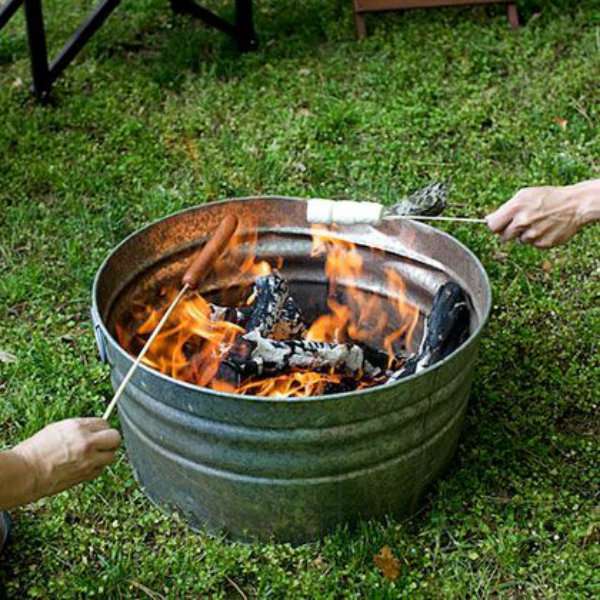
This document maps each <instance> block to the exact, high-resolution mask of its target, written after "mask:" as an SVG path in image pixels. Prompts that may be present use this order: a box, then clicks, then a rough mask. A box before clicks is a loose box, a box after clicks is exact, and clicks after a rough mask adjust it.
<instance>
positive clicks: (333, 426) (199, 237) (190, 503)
mask: <svg viewBox="0 0 600 600" xmlns="http://www.w3.org/2000/svg"><path fill="white" fill-rule="evenodd" d="M229 211H234V212H235V214H236V215H237V216H238V217H239V218H240V221H241V222H242V223H244V222H245V221H246V220H249V219H252V218H257V217H258V218H259V219H260V226H259V239H258V254H259V255H260V256H263V257H269V256H278V255H280V256H283V257H284V258H285V266H284V267H283V269H282V271H283V274H284V275H285V276H286V277H287V278H288V280H290V281H291V282H292V288H293V290H295V291H294V293H295V294H296V295H297V296H299V297H300V301H301V302H303V303H305V304H308V305H310V303H311V302H313V303H314V302H317V304H318V297H319V296H320V295H322V291H321V292H320V291H319V290H320V289H321V288H322V282H323V278H324V275H323V272H322V266H319V265H318V264H317V263H316V262H315V261H310V260H307V257H308V256H309V253H310V243H311V234H310V226H309V225H308V224H307V222H306V217H305V215H306V204H305V202H303V201H301V200H298V199H293V198H281V197H266V198H265V197H261V198H245V199H237V200H230V201H224V202H219V203H213V204H206V205H203V206H199V207H196V208H192V209H189V210H185V211H183V212H180V213H177V214H175V215H173V216H170V217H167V218H165V219H163V220H161V221H158V222H156V223H154V224H152V225H150V226H148V227H145V228H144V229H141V230H140V231H138V232H136V233H134V234H133V235H131V236H130V237H128V238H127V239H126V240H124V241H123V242H122V243H121V244H120V245H119V246H118V247H117V248H116V249H115V250H114V251H113V252H112V253H111V254H110V255H109V257H108V258H107V259H106V261H105V262H104V263H103V264H102V266H101V267H100V269H99V271H98V273H97V275H96V279H95V281H94V287H93V307H92V318H93V322H94V327H95V332H96V337H97V342H98V347H99V351H100V355H101V358H102V359H103V360H105V361H107V362H108V363H109V364H110V366H111V372H112V384H113V386H114V387H115V388H116V387H117V386H118V384H119V382H120V381H121V380H122V378H123V377H124V375H125V373H126V372H127V370H128V369H129V367H130V366H131V364H132V359H131V357H130V356H129V355H128V354H127V353H126V352H125V351H124V350H123V349H122V348H121V347H120V346H119V344H118V343H117V341H116V339H115V337H114V335H113V326H114V320H115V314H117V313H118V311H119V306H122V305H125V304H126V303H127V299H128V296H129V295H130V294H131V293H132V291H131V290H132V289H134V288H135V289H138V288H139V287H140V286H144V285H153V284H155V283H156V281H159V280H160V281H162V280H168V279H171V278H173V279H174V280H175V281H176V280H177V278H178V277H179V276H180V275H181V273H182V272H183V270H184V268H185V265H186V263H187V262H188V259H189V257H190V255H191V254H192V253H193V252H194V251H195V249H196V248H197V247H198V245H199V244H201V243H202V242H203V241H204V240H205V239H206V238H207V237H209V236H210V233H211V232H212V231H213V230H214V229H215V227H216V226H217V224H218V223H219V222H220V220H221V219H222V217H223V216H224V215H225V214H226V213H228V212H229ZM339 235H340V236H342V237H345V238H346V239H350V240H352V241H353V242H355V243H356V244H357V247H359V248H360V249H361V251H362V250H364V251H369V256H371V253H370V249H371V248H378V249H379V251H378V252H377V253H376V255H375V258H373V257H372V256H371V259H370V261H369V266H368V269H367V270H366V273H365V275H364V278H363V280H361V281H360V282H358V286H359V287H361V288H362V289H364V290H369V291H372V292H373V293H383V294H385V291H384V289H383V288H384V287H385V282H384V279H383V277H382V269H383V268H384V267H386V266H390V265H391V266H392V267H393V268H394V269H396V270H398V272H400V273H401V274H402V275H403V277H404V279H405V281H406V282H407V287H408V294H409V299H410V300H411V301H412V302H414V303H415V304H417V305H419V306H420V308H422V309H423V310H424V311H425V312H427V310H428V309H429V306H430V304H431V299H432V296H433V294H434V293H435V290H436V289H437V287H438V286H439V285H440V284H441V283H443V282H444V281H446V280H448V279H454V280H456V281H458V282H459V283H460V284H461V285H462V286H463V287H464V288H465V290H466V291H467V292H468V294H469V296H470V299H471V302H472V324H471V336H470V338H469V340H468V341H467V342H466V343H465V344H464V345H463V346H462V347H461V348H459V349H458V350H457V351H456V352H454V353H453V354H452V355H450V356H449V357H448V358H447V359H445V360H444V361H442V362H440V363H438V364H436V365H434V366H433V367H431V368H429V369H427V370H425V371H423V372H421V373H419V374H417V375H413V376H411V377H408V378H406V379H404V380H402V381H400V382H399V383H397V384H395V385H390V386H387V387H378V388H372V389H368V390H363V391H357V392H352V393H346V394H337V395H333V396H323V397H312V398H307V399H269V398H252V397H247V396H240V395H234V394H226V393H219V392H215V391H212V390H208V389H203V388H199V387H196V386H193V385H189V384H186V383H183V382H181V381H176V380H174V379H171V378H169V377H167V376H165V375H162V374H160V373H158V372H156V371H154V370H152V369H150V368H148V367H145V366H141V367H140V368H139V369H138V371H137V373H136V375H134V377H133V379H132V381H131V383H130V384H129V386H128V388H127V390H126V392H125V394H124V395H123V397H122V399H121V401H120V404H119V413H120V420H121V424H122V428H123V434H124V439H125V444H126V448H127V452H128V455H129V458H130V461H131V464H132V466H133V469H134V472H135V475H136V478H137V480H138V481H139V483H140V485H141V486H142V488H143V490H144V492H145V493H146V494H147V495H148V496H149V497H150V498H151V499H152V500H153V501H155V502H156V503H157V504H159V505H161V506H163V507H165V508H166V509H167V510H177V511H179V512H180V513H181V514H182V515H183V516H184V518H185V519H186V521H187V522H188V523H189V524H190V526H191V527H193V528H202V529H204V530H208V531H210V532H225V533H228V534H230V535H231V536H232V537H234V538H236V539H246V540H249V539H259V540H266V539H274V540H277V541H290V542H293V543H300V542H305V541H310V540H314V539H317V538H319V537H320V536H322V535H323V534H325V533H326V532H329V531H331V530H332V529H334V528H335V527H336V526H338V525H343V524H350V525H352V524H353V523H356V522H357V521H358V520H360V519H368V518H373V517H375V518H379V517H383V516H384V515H395V516H401V515H408V514H410V513H412V512H414V511H415V510H416V509H417V508H418V506H419V501H420V499H421V497H422V495H423V492H424V490H425V489H426V488H427V486H428V485H429V484H430V483H431V482H433V481H434V480H435V479H436V478H437V477H438V476H439V475H440V473H441V472H442V471H443V469H444V468H445V467H446V466H447V465H448V463H449V461H450V460H451V458H452V456H453V454H454V451H455V448H456V445H457V441H458V438H459V434H460V431H461V425H462V422H463V417H464V414H465V410H466V406H467V400H468V397H469V389H470V385H471V380H472V377H473V371H474V366H475V361H476V356H477V351H478V345H479V338H480V335H481V330H482V328H483V326H484V324H485V322H486V320H487V318H488V314H489V310H490V304H491V292H490V286H489V282H488V279H487V276H486V273H485V271H484V269H483V267H482V265H481V264H480V262H479V261H478V260H477V258H476V257H475V256H474V255H473V254H472V253H471V252H470V251H469V250H468V249H467V248H465V247H464V246H463V245H462V244H460V243H459V242H458V241H456V240H455V239H454V238H452V237H451V236H449V235H447V234H445V233H443V232H440V231H439V230H436V229H434V228H431V227H428V226H426V225H423V224H420V223H417V222H412V221H410V222H409V221H396V222H391V223H385V224H384V225H382V226H380V227H378V228H376V229H375V228H373V227H371V226H359V227H352V228H347V229H344V228H341V229H340V231H339ZM208 285H209V287H210V286H213V288H214V289H218V287H219V286H220V285H226V283H225V282H219V281H218V280H213V281H211V282H209V284H208Z"/></svg>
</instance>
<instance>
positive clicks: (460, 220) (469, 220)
mask: <svg viewBox="0 0 600 600" xmlns="http://www.w3.org/2000/svg"><path fill="white" fill-rule="evenodd" d="M401 219H410V220H411V221H450V222H452V223H487V221H486V220H485V219H475V218H472V217H440V216H427V215H389V216H385V217H383V220H384V221H399V220H401Z"/></svg>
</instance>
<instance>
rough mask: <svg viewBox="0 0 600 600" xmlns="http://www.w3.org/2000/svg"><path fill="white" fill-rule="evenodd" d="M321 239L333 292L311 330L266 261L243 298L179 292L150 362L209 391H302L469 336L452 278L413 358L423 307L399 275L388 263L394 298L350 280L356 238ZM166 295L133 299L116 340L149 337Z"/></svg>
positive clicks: (132, 344) (421, 365)
mask: <svg viewBox="0 0 600 600" xmlns="http://www.w3.org/2000/svg"><path fill="white" fill-rule="evenodd" d="M315 242H317V243H316V244H315V247H314V250H315V253H319V252H320V253H323V254H326V256H327V259H326V265H325V272H326V274H327V276H328V279H329V284H330V293H331V295H330V296H329V298H328V300H327V305H328V308H329V312H326V314H322V315H320V316H318V317H317V318H316V319H315V320H314V321H313V323H312V324H310V327H309V328H307V325H308V324H307V323H306V322H305V320H304V318H303V315H302V312H301V309H300V307H299V306H298V305H297V303H296V301H295V300H294V298H293V296H292V295H291V294H290V288H289V285H288V283H287V282H286V280H285V279H284V278H283V277H282V276H281V274H280V273H279V272H278V271H271V272H268V270H269V267H268V265H266V267H267V268H266V269H265V268H264V267H265V263H260V264H261V268H260V269H258V268H257V269H256V271H254V273H255V284H254V288H253V291H252V294H251V295H250V297H249V300H248V301H247V302H246V304H245V305H242V306H237V307H230V306H219V305H217V304H211V303H209V302H208V301H207V300H206V299H204V298H203V297H202V296H201V295H200V294H198V293H197V292H196V293H194V294H191V295H189V296H187V297H185V298H183V299H182V300H181V303H180V305H179V306H178V307H177V309H176V310H175V311H174V313H173V315H172V317H171V318H170V319H169V320H168V321H167V322H166V325H165V328H164V330H163V331H162V332H161V333H160V335H158V336H157V337H156V340H155V342H154V344H153V345H152V346H151V348H150V349H149V350H148V353H147V355H146V357H145V359H144V362H145V363H146V364H147V365H149V366H151V367H152V368H155V369H158V370H159V371H161V372H163V373H166V374H167V375H170V376H171V377H175V378H177V379H181V380H184V381H187V382H190V383H194V384H196V385H200V386H208V387H211V388H213V389H219V390H223V391H228V392H235V393H241V394H251V395H258V396H277V397H289V396H294V397H306V396H314V395H322V394H335V393H345V392H349V391H353V390H358V389H363V388H366V387H372V386H375V385H381V384H386V383H390V384H391V383H394V382H397V381H399V380H401V379H402V378H404V377H406V376H408V375H411V374H413V373H418V372H420V371H422V370H423V369H425V368H427V367H428V366H431V365H433V364H434V363H436V362H437V361H439V360H442V359H443V358H445V357H446V356H448V355H449V354H450V353H451V352H452V351H454V350H455V349H456V348H458V346H460V345H461V344H462V343H463V342H464V341H465V340H466V339H467V337H468V335H469V320H470V312H469V305H468V301H467V298H466V295H465V293H464V291H463V290H462V288H461V287H460V286H459V285H457V284H456V283H453V282H449V283H446V284H444V285H443V286H441V287H440V289H439V290H438V291H437V293H436V295H435V297H434V300H433V305H432V309H431V312H430V314H429V316H428V317H427V318H426V320H425V328H424V334H423V339H422V341H421V344H420V347H419V350H418V351H417V352H416V353H415V354H414V355H412V356H409V357H408V358H407V357H406V348H411V347H413V346H412V342H411V337H412V336H413V334H414V332H415V331H416V326H417V324H418V322H419V310H418V308H417V307H416V306H415V305H413V304H411V303H410V302H409V301H408V299H407V293H406V289H405V284H404V282H403V280H402V278H401V277H400V276H399V274H398V273H396V272H395V271H393V270H392V269H388V270H386V271H385V275H386V280H387V285H388V288H389V291H390V296H389V299H384V298H383V297H380V296H378V295H375V294H369V293H368V292H365V291H363V290H361V289H359V288H358V287H355V286H353V285H352V282H354V281H358V280H359V278H360V273H361V270H362V268H363V260H362V257H361V256H360V254H359V253H358V252H357V251H356V248H355V247H354V245H352V244H350V243H349V242H340V241H339V240H336V239H335V236H333V235H331V233H330V232H328V231H323V230H322V229H321V230H319V233H318V235H317V234H315ZM257 266H258V263H257ZM265 272H267V274H265ZM340 282H344V283H343V284H342V283H340ZM348 282H350V283H348ZM342 287H343V293H340V294H338V293H337V292H339V291H340V290H341V288H342ZM169 300H170V293H169V292H168V291H167V292H165V293H163V294H162V296H161V304H160V307H158V308H153V307H152V306H149V305H148V304H145V303H135V310H133V318H132V319H131V321H130V324H129V325H127V324H123V323H119V324H118V325H117V328H116V330H117V335H118V337H119V341H120V342H121V344H122V345H123V346H124V347H125V348H126V349H128V350H129V351H130V352H131V353H133V354H135V353H136V351H138V352H139V349H140V348H141V347H142V346H143V345H144V344H145V342H146V341H147V339H148V337H149V336H150V335H151V334H152V332H153V330H154V328H155V327H156V324H157V323H158V322H159V321H160V319H161V317H162V316H163V314H164V311H165V307H166V305H167V304H168V301H169ZM392 315H393V320H390V319H389V316H392ZM391 323H396V325H395V326H394V327H393V328H392V327H390V324H391ZM373 346H376V347H373ZM379 348H385V352H384V351H382V350H379Z"/></svg>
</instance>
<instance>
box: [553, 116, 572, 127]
mask: <svg viewBox="0 0 600 600" xmlns="http://www.w3.org/2000/svg"><path fill="white" fill-rule="evenodd" d="M554 122H555V123H556V124H557V125H558V126H559V127H560V128H561V129H566V128H567V125H568V124H569V121H567V119H562V118H561V117H554Z"/></svg>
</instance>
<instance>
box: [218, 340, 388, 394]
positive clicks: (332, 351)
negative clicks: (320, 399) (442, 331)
mask: <svg viewBox="0 0 600 600" xmlns="http://www.w3.org/2000/svg"><path fill="white" fill-rule="evenodd" d="M367 354H368V355H369V359H370V360H369V359H367ZM375 358H376V359H377V362H378V363H379V364H377V363H375V364H374V363H373V362H371V360H374V359H375ZM386 361H387V356H386V355H384V354H383V353H377V355H376V353H375V352H374V351H370V353H369V352H365V350H364V348H363V347H362V346H360V345H358V344H331V343H326V342H309V341H307V340H289V341H277V340H272V339H267V338H264V337H262V336H261V335H260V334H259V333H258V332H257V331H252V332H250V333H248V334H246V335H245V336H243V337H242V338H240V339H239V340H238V342H237V343H236V344H235V345H234V347H233V348H232V349H231V350H230V351H229V353H228V354H227V356H226V357H225V359H224V360H223V361H222V363H221V367H220V369H219V375H218V379H221V380H223V381H227V382H230V383H234V384H237V385H239V384H240V383H242V382H243V381H245V380H247V379H249V378H251V377H261V376H262V377H264V376H273V375H281V374H284V373H288V372H290V371H321V372H328V371H333V372H336V373H340V374H343V375H346V376H351V377H354V378H359V377H362V376H363V375H364V376H367V377H371V378H374V377H378V376H380V375H382V374H383V373H384V370H385V363H386Z"/></svg>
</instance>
